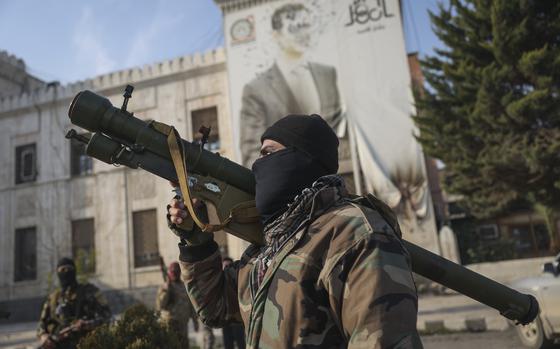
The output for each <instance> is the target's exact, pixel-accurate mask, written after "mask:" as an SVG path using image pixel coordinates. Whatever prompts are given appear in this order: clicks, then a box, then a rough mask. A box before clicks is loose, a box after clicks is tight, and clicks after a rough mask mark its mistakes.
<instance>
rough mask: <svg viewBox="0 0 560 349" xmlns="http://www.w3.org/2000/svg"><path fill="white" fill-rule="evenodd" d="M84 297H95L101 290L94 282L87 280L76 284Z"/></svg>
mask: <svg viewBox="0 0 560 349" xmlns="http://www.w3.org/2000/svg"><path fill="white" fill-rule="evenodd" d="M77 291H78V292H79V293H81V294H82V295H83V296H85V297H97V296H98V295H99V294H101V291H100V290H99V288H98V287H97V286H95V285H94V284H90V283H89V282H86V283H83V284H78V290H77Z"/></svg>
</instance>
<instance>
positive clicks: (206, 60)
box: [0, 48, 226, 113]
mask: <svg viewBox="0 0 560 349" xmlns="http://www.w3.org/2000/svg"><path fill="white" fill-rule="evenodd" d="M0 55H5V56H6V57H7V58H6V59H14V58H15V59H16V60H17V57H14V56H11V55H8V54H7V53H5V52H4V51H1V52H0ZM0 59H1V58H0ZM20 61H21V60H20ZM225 61H226V56H225V52H224V49H223V48H217V49H215V50H211V51H207V52H204V53H195V54H193V55H186V56H181V57H177V58H174V59H171V60H166V61H163V62H157V63H154V64H148V65H144V66H143V67H142V68H130V69H125V70H121V71H116V72H112V73H107V74H103V75H99V76H96V77H94V78H92V79H86V80H84V81H76V82H73V83H69V84H67V85H52V84H47V85H45V86H44V87H41V88H39V89H36V90H35V91H33V92H31V93H23V94H21V95H16V96H10V97H5V98H0V113H5V112H8V111H12V110H17V109H22V108H28V107H31V106H34V105H39V104H44V103H52V102H53V100H64V99H71V98H73V97H74V96H75V95H76V93H78V92H79V91H81V90H85V89H89V90H94V91H98V92H101V93H102V92H103V91H104V90H110V89H114V88H120V87H122V86H124V85H126V84H137V83H139V82H144V81H149V80H153V79H158V78H161V77H165V76H170V75H173V74H178V73H183V72H188V71H192V70H196V69H200V68H204V67H210V66H212V65H216V64H220V63H224V62H225ZM22 63H23V61H22Z"/></svg>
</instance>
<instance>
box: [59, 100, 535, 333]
mask: <svg viewBox="0 0 560 349" xmlns="http://www.w3.org/2000/svg"><path fill="white" fill-rule="evenodd" d="M68 115H69V116H70V119H71V121H72V123H73V124H75V125H78V126H80V127H83V128H85V129H87V130H89V131H92V132H96V134H95V135H93V136H92V137H91V140H90V141H89V144H88V148H87V152H88V155H90V156H93V157H95V158H97V159H100V160H102V161H105V162H108V163H120V164H123V165H126V166H128V167H131V168H138V167H141V168H143V169H145V170H147V171H149V172H151V173H154V174H156V175H158V176H160V177H163V178H167V179H174V178H175V179H176V178H177V177H176V174H175V173H174V167H173V164H172V161H171V156H170V154H169V150H168V148H167V136H166V135H165V134H164V133H162V132H158V130H157V129H155V128H154V127H153V125H152V124H150V123H147V122H144V121H142V120H140V119H137V118H136V117H134V116H133V115H132V114H131V113H129V112H127V111H123V110H121V109H118V108H115V107H113V105H111V102H109V100H108V99H106V98H105V97H102V96H99V95H97V94H95V93H93V92H91V91H82V92H80V93H79V94H78V95H77V96H76V97H75V98H74V100H73V101H72V104H71V106H70V110H69V112H68ZM181 141H182V143H183V146H184V149H185V153H186V158H187V168H188V169H189V172H190V174H191V175H193V178H195V179H196V181H197V183H198V186H197V183H194V184H193V191H192V194H193V196H195V197H197V196H198V197H205V198H206V199H211V200H212V199H213V200H214V202H215V203H218V204H217V206H218V207H216V208H217V211H218V216H220V215H221V216H222V217H219V218H220V219H223V217H224V216H225V215H227V214H228V213H229V212H231V211H232V209H233V208H234V207H239V205H241V204H242V203H243V202H247V200H251V199H253V198H254V193H255V179H254V176H253V174H252V172H251V171H250V170H249V169H247V168H245V167H243V166H241V165H238V164H236V163H234V162H232V161H230V160H228V159H226V158H223V157H221V156H220V155H219V154H213V153H211V152H209V151H207V150H204V149H202V148H201V147H200V146H199V145H195V144H192V143H190V142H187V141H185V140H181ZM188 159H194V160H193V161H188ZM117 160H119V161H120V162H119V161H117ZM189 180H190V179H189ZM189 186H190V185H189ZM206 189H208V190H216V189H219V190H220V192H216V194H215V195H214V194H213V193H210V192H208V191H207V190H206ZM197 190H199V193H198V195H197ZM223 198H226V199H223ZM242 209H243V207H242ZM261 229H262V227H260V225H259V224H248V223H247V222H242V221H237V222H234V223H233V224H232V225H230V227H229V228H228V229H225V230H226V231H227V232H229V233H231V234H233V235H235V236H238V237H240V238H242V239H244V240H246V241H249V242H251V243H257V244H259V243H262V230H261ZM248 231H251V232H250V233H248ZM404 245H405V247H406V249H407V250H408V251H409V253H410V256H411V262H412V270H413V271H414V272H415V273H417V274H419V275H422V276H424V277H426V278H428V279H431V280H433V281H435V282H438V283H440V284H442V285H443V286H445V287H448V288H450V289H453V290H455V291H457V292H459V293H462V294H464V295H466V296H468V297H471V298H473V299H475V300H477V301H479V302H481V303H483V304H486V305H488V306H490V307H492V308H494V309H496V310H498V311H499V312H500V314H502V315H503V316H504V317H506V318H508V319H510V320H514V321H516V322H518V323H520V324H527V323H529V322H531V321H533V320H534V319H535V318H536V316H537V315H538V313H539V305H538V302H537V300H536V299H535V298H534V297H533V296H531V295H527V294H523V293H520V292H518V291H516V290H514V289H512V288H509V287H507V286H505V285H503V284H500V283H498V282H496V281H493V280H491V279H488V278H486V277H484V276H482V275H480V274H478V273H476V272H473V271H471V270H469V269H467V268H465V267H463V266H461V265H458V264H455V263H453V262H451V261H449V260H446V259H445V258H442V257H440V256H438V255H436V254H434V253H432V252H429V251H427V250H425V249H423V248H421V247H419V246H417V245H414V244H412V243H410V242H407V241H404Z"/></svg>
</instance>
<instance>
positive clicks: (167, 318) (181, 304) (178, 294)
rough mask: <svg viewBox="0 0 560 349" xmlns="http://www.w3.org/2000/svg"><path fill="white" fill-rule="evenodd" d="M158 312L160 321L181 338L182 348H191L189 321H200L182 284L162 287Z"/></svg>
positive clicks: (157, 307) (166, 284)
mask: <svg viewBox="0 0 560 349" xmlns="http://www.w3.org/2000/svg"><path fill="white" fill-rule="evenodd" d="M156 310H158V311H159V312H160V319H161V321H162V322H163V323H165V324H167V325H168V326H169V327H170V328H171V329H172V330H173V331H174V332H175V333H177V335H178V337H179V341H180V343H181V347H182V348H188V347H189V327H188V325H189V319H193V321H194V322H197V321H198V319H197V318H196V315H195V313H194V311H193V307H192V304H191V301H190V299H189V296H188V294H187V290H186V289H185V285H184V284H183V283H182V282H180V281H179V282H168V283H165V284H163V285H162V286H160V288H159V290H158V294H157V298H156Z"/></svg>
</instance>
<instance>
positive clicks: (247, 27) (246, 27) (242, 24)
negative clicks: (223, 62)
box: [230, 16, 255, 44]
mask: <svg viewBox="0 0 560 349" xmlns="http://www.w3.org/2000/svg"><path fill="white" fill-rule="evenodd" d="M230 35H231V41H232V43H233V44H238V43H242V42H247V41H252V40H254V39H255V24H254V20H253V16H249V17H246V18H241V19H238V20H237V21H235V22H233V24H232V25H231V29H230Z"/></svg>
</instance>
